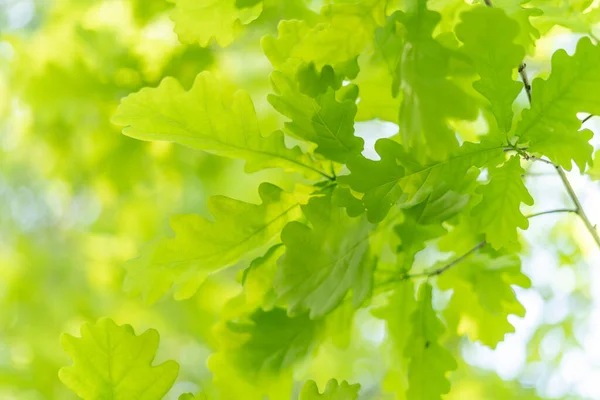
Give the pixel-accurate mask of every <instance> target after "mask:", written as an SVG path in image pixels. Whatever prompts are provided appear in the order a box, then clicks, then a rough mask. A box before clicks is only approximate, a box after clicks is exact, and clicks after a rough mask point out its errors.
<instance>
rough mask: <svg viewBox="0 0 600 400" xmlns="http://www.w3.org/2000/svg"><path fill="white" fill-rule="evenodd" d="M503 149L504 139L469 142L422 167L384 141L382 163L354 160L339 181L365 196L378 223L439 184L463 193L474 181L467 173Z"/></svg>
mask: <svg viewBox="0 0 600 400" xmlns="http://www.w3.org/2000/svg"><path fill="white" fill-rule="evenodd" d="M503 147H504V146H503V145H502V141H501V140H500V141H499V140H490V141H486V142H483V143H479V144H474V143H469V142H467V143H465V144H463V145H462V147H461V148H459V149H458V150H456V151H455V152H453V153H452V154H451V155H449V156H448V157H447V158H446V159H444V160H442V161H436V162H431V163H428V164H426V165H422V164H420V163H419V162H417V161H415V159H414V157H413V156H412V155H411V154H408V153H407V152H406V151H405V150H404V149H403V148H402V146H400V145H399V144H398V143H396V142H394V141H392V140H389V139H381V140H378V141H377V143H376V144H375V150H377V153H378V154H379V156H380V157H381V160H378V161H373V160H369V159H367V158H365V157H363V156H357V157H354V158H352V159H350V160H349V161H348V168H349V169H350V172H351V173H350V175H348V176H344V177H341V178H340V180H341V181H342V182H344V183H347V184H349V185H350V186H351V188H352V189H353V190H355V191H357V192H359V193H364V197H363V203H364V205H365V208H366V209H367V214H368V217H369V220H370V221H372V222H379V221H381V220H383V218H385V216H386V215H387V213H388V211H389V210H390V208H391V207H392V206H394V205H395V204H400V205H402V206H404V207H408V206H412V205H415V204H418V203H421V202H423V201H425V200H426V199H427V198H428V196H429V195H430V194H431V193H432V192H433V191H434V188H436V187H437V186H439V185H445V188H446V190H456V191H460V189H461V188H463V187H464V183H465V182H464V179H468V180H471V179H472V177H471V176H469V175H468V174H467V171H468V170H469V169H470V168H471V167H483V166H485V165H488V164H490V163H491V164H492V165H494V163H496V162H498V160H499V159H500V158H501V157H502V154H503V150H502V149H503Z"/></svg>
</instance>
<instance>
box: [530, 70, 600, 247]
mask: <svg viewBox="0 0 600 400" xmlns="http://www.w3.org/2000/svg"><path fill="white" fill-rule="evenodd" d="M522 66H523V69H521V67H519V73H520V74H521V77H522V78H523V85H524V86H525V90H526V91H527V95H528V97H529V104H531V86H530V85H529V81H528V79H527V73H526V71H525V63H523V64H522ZM591 117H592V116H591V115H589V116H588V117H587V118H585V119H584V120H583V121H582V124H583V122H585V121H587V120H588V119H590V118H591ZM525 158H526V159H531V160H534V161H541V162H544V163H546V164H550V165H552V166H554V168H555V169H556V172H558V175H559V176H560V180H561V181H562V183H563V185H564V187H565V189H567V192H568V193H569V197H571V200H572V201H573V203H575V213H576V214H577V215H579V218H581V220H582V221H583V223H584V225H585V227H586V228H587V230H588V231H589V232H590V234H591V235H592V237H593V238H594V241H595V242H596V244H597V245H598V248H600V235H599V234H598V231H597V230H596V227H595V226H594V225H593V224H592V223H591V221H590V219H589V218H588V216H587V214H586V213H585V211H584V209H583V207H582V206H581V202H580V201H579V198H578V197H577V193H575V190H573V186H571V182H569V178H567V174H566V173H565V171H564V170H563V169H562V168H561V166H560V165H556V164H554V163H553V162H552V161H550V160H546V159H543V158H539V157H535V156H529V155H527V154H526V155H525Z"/></svg>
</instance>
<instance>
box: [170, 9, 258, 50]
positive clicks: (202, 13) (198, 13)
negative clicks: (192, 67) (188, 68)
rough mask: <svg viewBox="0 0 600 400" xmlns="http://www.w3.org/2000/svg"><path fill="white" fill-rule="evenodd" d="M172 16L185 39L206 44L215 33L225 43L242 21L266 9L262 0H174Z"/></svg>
mask: <svg viewBox="0 0 600 400" xmlns="http://www.w3.org/2000/svg"><path fill="white" fill-rule="evenodd" d="M174 2H175V10H174V11H173V13H172V14H171V18H172V19H173V21H174V22H175V32H176V33H177V36H179V40H181V41H182V42H183V43H198V44H199V45H200V46H203V47H206V46H208V44H210V41H211V39H212V38H213V37H214V38H215V40H216V42H217V43H218V44H219V46H221V47H227V46H229V45H230V44H231V43H232V42H233V40H234V39H235V37H236V36H237V35H238V33H239V31H240V28H241V27H242V25H246V24H249V23H250V22H252V21H254V20H255V19H256V18H258V17H259V16H260V14H261V12H262V1H254V0H253V1H251V2H250V1H249V0H244V1H242V0H218V1H214V0H174ZM240 3H241V4H240Z"/></svg>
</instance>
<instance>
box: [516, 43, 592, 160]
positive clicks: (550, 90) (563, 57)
mask: <svg viewBox="0 0 600 400" xmlns="http://www.w3.org/2000/svg"><path fill="white" fill-rule="evenodd" d="M599 90H600V47H599V46H598V45H594V44H592V42H591V41H590V39H588V38H582V39H581V40H580V41H579V43H578V44H577V49H576V50H575V54H573V55H572V56H569V55H568V54H567V52H566V51H564V50H558V51H557V52H555V53H554V55H553V56H552V73H551V74H550V76H549V77H548V79H547V80H543V79H541V78H536V79H535V80H534V81H533V84H532V102H531V108H529V109H526V110H523V113H522V118H521V121H520V122H519V123H518V125H517V128H516V135H517V136H519V137H520V138H519V143H521V144H528V146H529V147H528V151H529V152H532V153H540V154H543V155H545V156H547V157H548V158H549V159H550V160H552V161H553V162H554V163H555V164H557V165H560V166H562V167H563V168H565V169H566V170H570V169H571V166H572V162H573V161H574V162H575V164H577V166H579V169H580V170H581V171H584V170H585V165H586V164H589V163H591V161H592V151H593V147H592V146H591V145H590V144H589V140H590V139H591V138H592V136H593V133H592V132H591V131H589V130H581V131H580V130H579V129H580V127H581V122H580V121H579V119H578V118H577V113H578V112H588V113H590V114H600V103H599V102H598V101H597V97H596V93H597V92H598V91H599Z"/></svg>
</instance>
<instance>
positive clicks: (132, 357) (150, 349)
mask: <svg viewBox="0 0 600 400" xmlns="http://www.w3.org/2000/svg"><path fill="white" fill-rule="evenodd" d="M158 340H159V336H158V332H156V331H155V330H154V329H149V330H147V331H146V332H144V333H143V334H141V335H140V336H136V335H135V333H134V331H133V328H132V327H131V326H130V325H121V326H119V325H116V324H115V323H114V322H113V321H112V320H110V319H101V320H99V321H98V322H97V323H96V324H95V325H91V324H89V323H88V324H84V325H82V326H81V338H77V337H74V336H71V335H69V334H63V335H62V336H61V344H62V347H63V348H64V349H65V351H66V352H67V353H68V354H69V355H70V356H71V358H73V361H74V363H73V365H72V366H69V367H63V368H61V369H60V371H59V373H58V376H59V377H60V380H61V381H62V382H63V383H64V384H65V385H66V386H67V387H68V388H69V389H71V390H72V391H74V392H75V393H77V395H78V396H79V397H81V398H83V399H84V400H96V399H115V400H128V399H147V400H160V399H162V398H163V396H164V395H165V394H166V393H167V392H168V391H169V389H170V388H171V386H172V385H173V383H174V382H175V379H176V378H177V374H178V372H179V365H178V364H177V363H176V362H175V361H166V362H164V363H162V364H160V365H157V366H152V361H153V360H154V356H155V354H156V349H157V348H158Z"/></svg>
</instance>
